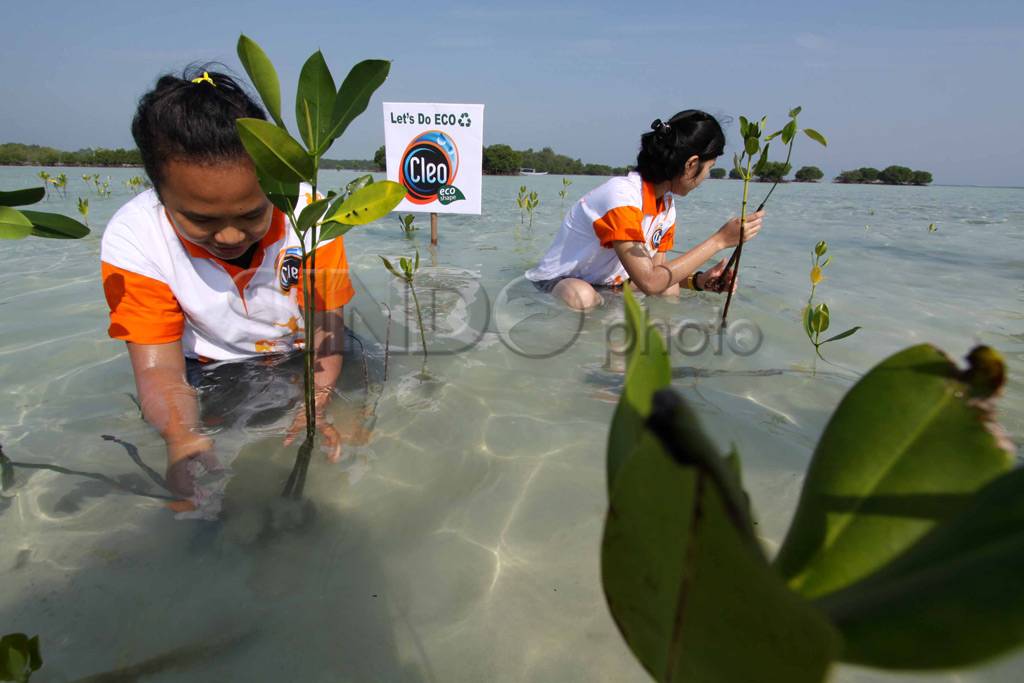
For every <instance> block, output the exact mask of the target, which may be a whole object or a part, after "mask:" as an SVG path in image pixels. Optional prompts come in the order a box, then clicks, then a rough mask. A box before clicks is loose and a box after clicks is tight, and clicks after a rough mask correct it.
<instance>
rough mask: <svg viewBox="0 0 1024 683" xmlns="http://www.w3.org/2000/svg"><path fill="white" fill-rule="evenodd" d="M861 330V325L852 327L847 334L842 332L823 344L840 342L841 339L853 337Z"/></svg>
mask: <svg viewBox="0 0 1024 683" xmlns="http://www.w3.org/2000/svg"><path fill="white" fill-rule="evenodd" d="M859 329H860V325H857V326H855V327H851V328H850V329H848V330H847V331H846V332H840V333H839V334H837V335H835V336H834V337H829V338H828V339H826V340H825V341H823V342H821V343H822V344H828V343H829V342H834V341H839V340H840V339H846V338H847V337H849V336H852V335H853V333H854V332H856V331H857V330H859Z"/></svg>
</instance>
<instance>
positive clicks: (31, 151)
mask: <svg viewBox="0 0 1024 683" xmlns="http://www.w3.org/2000/svg"><path fill="white" fill-rule="evenodd" d="M0 166H112V167H122V166H129V167H130V166H142V157H141V156H140V155H139V150H137V149H120V148H118V149H105V148H102V147H89V148H85V149H80V150H78V151H75V152H68V151H65V150H60V149H56V148H54V147H45V146H43V145H24V144H20V143H16V142H8V143H3V144H0ZM320 168H322V169H325V170H328V169H335V170H337V169H343V170H351V171H384V170H385V153H384V146H383V145H381V146H380V147H378V148H377V151H376V152H375V153H374V155H373V158H372V159H323V160H322V161H321V165H320ZM520 168H532V169H534V170H536V171H537V172H547V173H550V174H552V175H556V174H560V175H597V176H610V175H621V174H624V173H626V171H627V170H628V169H627V167H625V166H608V165H606V164H590V163H585V162H583V161H581V160H580V159H573V158H572V157H569V156H566V155H564V154H558V153H557V152H555V151H554V150H553V149H551V148H550V147H544V148H543V149H541V150H540V151H534V150H533V149H532V148H530V149H526V150H516V149H512V147H511V146H509V145H502V144H497V145H490V146H488V147H484V149H483V171H484V173H486V174H488V175H517V174H518V173H519V169H520Z"/></svg>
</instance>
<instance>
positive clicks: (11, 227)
mask: <svg viewBox="0 0 1024 683" xmlns="http://www.w3.org/2000/svg"><path fill="white" fill-rule="evenodd" d="M45 196H46V188H45V187H30V188H27V189H24V190H13V191H11V192H3V191H0V239H7V240H20V239H24V238H25V237H28V236H29V235H34V236H36V237H50V238H54V239H79V238H81V237H85V236H86V235H88V234H89V228H87V227H86V226H84V225H82V224H81V223H79V222H78V221H76V220H75V219H73V218H68V217H67V216H64V215H61V214H59V213H47V212H45V211H29V210H26V209H21V208H17V209H16V208H14V207H22V206H29V205H31V204H35V203H36V202H39V201H42V199H43V198H44V197H45Z"/></svg>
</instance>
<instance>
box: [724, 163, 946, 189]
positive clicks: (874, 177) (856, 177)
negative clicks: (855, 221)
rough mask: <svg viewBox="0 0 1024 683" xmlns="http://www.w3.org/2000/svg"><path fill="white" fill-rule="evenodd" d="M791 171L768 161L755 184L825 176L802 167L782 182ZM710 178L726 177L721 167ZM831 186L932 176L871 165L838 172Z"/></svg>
mask: <svg viewBox="0 0 1024 683" xmlns="http://www.w3.org/2000/svg"><path fill="white" fill-rule="evenodd" d="M790 170H791V168H790V166H789V165H788V164H784V163H782V162H778V161H770V162H767V163H765V164H764V166H763V167H762V169H761V171H760V172H759V173H758V174H757V175H756V177H755V178H753V179H752V180H755V181H756V182H759V183H774V182H780V183H788V182H797V183H816V182H818V181H819V180H821V179H822V178H824V177H825V174H824V172H822V170H821V169H820V168H818V167H817V166H802V167H801V168H800V169H799V170H798V171H797V172H796V174H794V176H793V180H792V181H789V180H786V176H787V175H789V172H790ZM711 177H712V178H715V179H722V178H725V177H726V170H725V169H724V168H713V169H711ZM728 177H729V179H730V180H739V179H740V174H739V173H738V172H737V171H736V169H735V168H734V169H731V170H730V171H729V172H728ZM832 182H833V183H839V184H841V185H850V184H856V185H919V186H920V185H930V184H931V182H932V174H931V173H930V172H928V171H915V170H913V169H910V168H908V167H906V166H895V165H894V166H886V167H885V168H884V169H882V170H881V171H879V170H878V169H877V168H872V167H871V166H863V167H861V168H855V169H853V170H850V171H842V172H841V173H840V174H839V175H837V176H836V177H835V178H833V179H832Z"/></svg>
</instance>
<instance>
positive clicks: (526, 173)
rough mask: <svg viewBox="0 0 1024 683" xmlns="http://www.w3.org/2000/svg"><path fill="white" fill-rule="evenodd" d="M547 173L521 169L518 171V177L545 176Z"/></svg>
mask: <svg viewBox="0 0 1024 683" xmlns="http://www.w3.org/2000/svg"><path fill="white" fill-rule="evenodd" d="M547 174H548V172H547V171H536V170H534V169H532V168H521V169H519V175H547Z"/></svg>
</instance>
